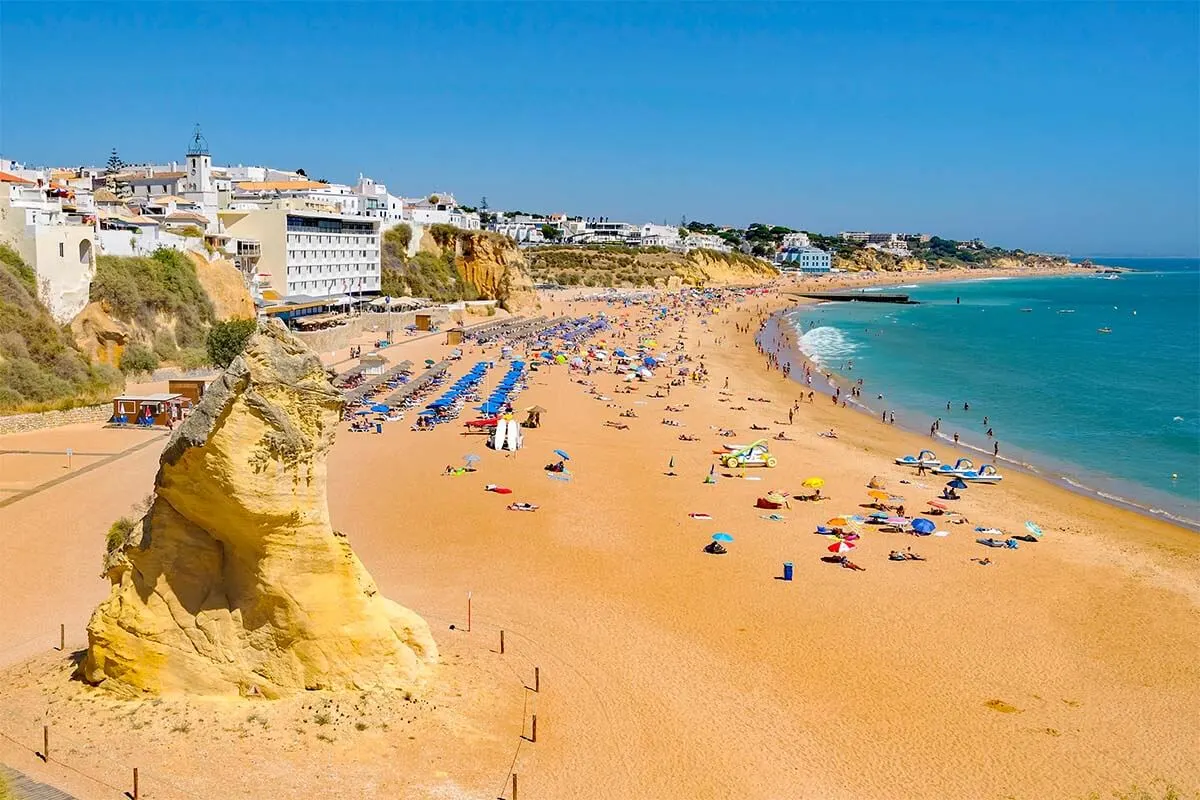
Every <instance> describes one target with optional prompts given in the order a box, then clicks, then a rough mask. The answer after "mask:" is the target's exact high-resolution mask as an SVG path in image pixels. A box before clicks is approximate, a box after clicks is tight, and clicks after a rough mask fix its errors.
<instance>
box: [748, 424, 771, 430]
mask: <svg viewBox="0 0 1200 800" xmlns="http://www.w3.org/2000/svg"><path fill="white" fill-rule="evenodd" d="M750 430H752V431H765V430H767V428H766V427H765V426H763V425H751V426H750Z"/></svg>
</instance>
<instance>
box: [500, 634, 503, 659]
mask: <svg viewBox="0 0 1200 800" xmlns="http://www.w3.org/2000/svg"><path fill="white" fill-rule="evenodd" d="M500 655H504V628H501V629H500Z"/></svg>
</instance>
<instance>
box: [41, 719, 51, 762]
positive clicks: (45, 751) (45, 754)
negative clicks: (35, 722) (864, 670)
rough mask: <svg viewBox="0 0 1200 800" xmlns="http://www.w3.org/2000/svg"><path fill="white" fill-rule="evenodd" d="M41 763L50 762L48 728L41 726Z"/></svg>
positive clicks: (47, 726)
mask: <svg viewBox="0 0 1200 800" xmlns="http://www.w3.org/2000/svg"><path fill="white" fill-rule="evenodd" d="M42 761H45V762H47V763H49V761H50V726H49V725H43V726H42Z"/></svg>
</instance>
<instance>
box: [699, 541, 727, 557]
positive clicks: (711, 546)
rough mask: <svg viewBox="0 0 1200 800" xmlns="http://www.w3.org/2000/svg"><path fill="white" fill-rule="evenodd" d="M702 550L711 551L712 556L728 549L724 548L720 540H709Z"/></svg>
mask: <svg viewBox="0 0 1200 800" xmlns="http://www.w3.org/2000/svg"><path fill="white" fill-rule="evenodd" d="M704 552H706V553H711V554H713V555H714V556H721V555H724V554H725V553H727V552H729V551H728V550H726V549H725V548H724V547H723V546H722V545H721V543H720V542H709V543H708V544H707V545H705V546H704Z"/></svg>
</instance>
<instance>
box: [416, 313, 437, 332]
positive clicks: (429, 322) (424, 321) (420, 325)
mask: <svg viewBox="0 0 1200 800" xmlns="http://www.w3.org/2000/svg"><path fill="white" fill-rule="evenodd" d="M415 324H416V326H417V330H419V331H427V330H429V329H430V328H432V327H433V315H432V314H417V318H416V320H415Z"/></svg>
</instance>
